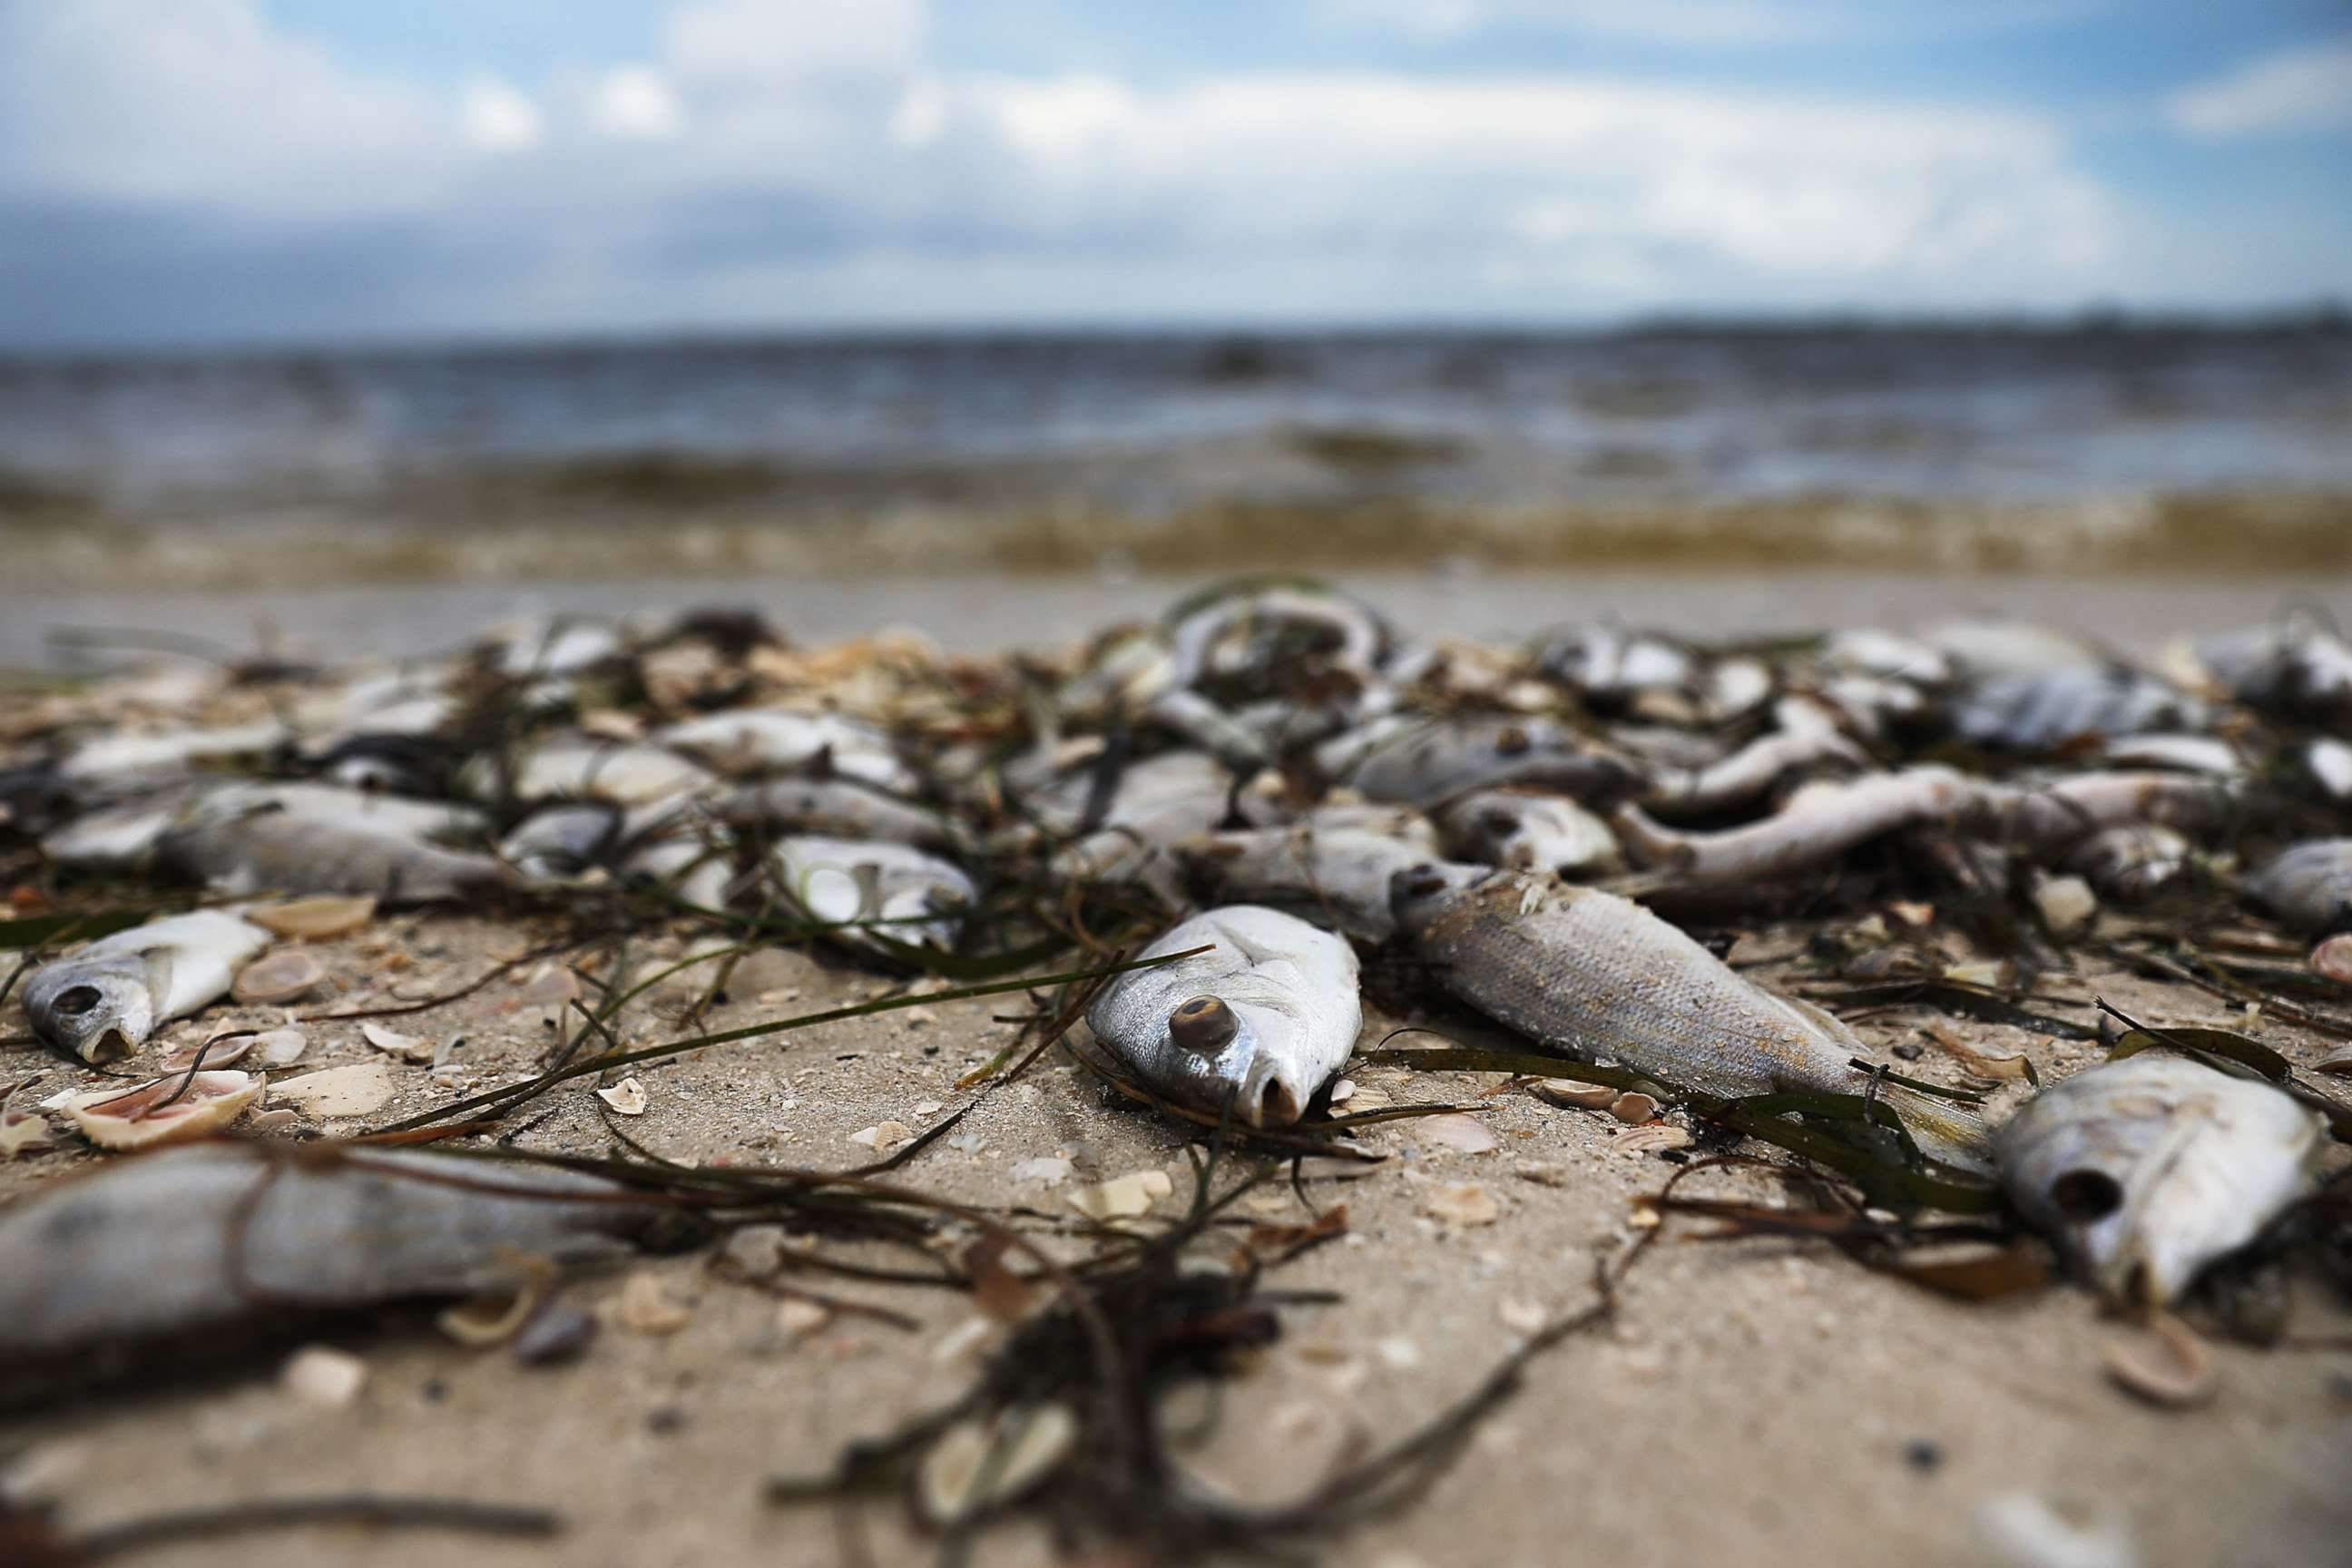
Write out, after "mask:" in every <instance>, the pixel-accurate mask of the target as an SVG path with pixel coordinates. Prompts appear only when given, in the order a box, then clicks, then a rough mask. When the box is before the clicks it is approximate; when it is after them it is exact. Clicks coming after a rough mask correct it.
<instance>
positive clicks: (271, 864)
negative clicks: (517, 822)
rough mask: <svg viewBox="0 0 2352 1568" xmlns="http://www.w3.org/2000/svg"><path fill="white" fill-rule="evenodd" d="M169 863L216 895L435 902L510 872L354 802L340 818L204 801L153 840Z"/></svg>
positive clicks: (474, 889)
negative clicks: (364, 896) (360, 896)
mask: <svg viewBox="0 0 2352 1568" xmlns="http://www.w3.org/2000/svg"><path fill="white" fill-rule="evenodd" d="M155 856H156V859H157V861H158V862H159V863H160V864H161V865H163V867H165V868H168V869H171V870H173V871H175V872H177V873H178V874H180V875H182V876H184V877H191V878H194V879H197V880H199V881H202V882H203V883H204V884H205V886H206V887H208V888H211V889H213V890H214V891H215V892H222V893H229V894H235V895H244V894H249V893H260V892H274V893H372V894H373V895H375V896H376V897H377V898H378V899H381V900H383V901H384V902H386V903H435V902H439V901H441V900H447V899H455V898H459V897H462V896H464V895H466V894H468V893H474V892H479V891H482V890H484V889H490V888H495V887H498V886H500V885H501V884H503V883H505V882H506V881H507V880H508V879H509V873H508V870H507V868H506V867H505V866H503V865H501V864H500V863H499V861H498V860H497V859H496V858H493V857H491V856H488V855H485V854H480V853H478V852H474V851H468V850H461V849H447V848H444V847H441V846H440V845H438V844H434V843H431V842H429V841H428V840H426V839H425V838H424V837H420V836H419V835H417V834H416V833H415V832H413V831H410V830H407V829H404V828H403V827H402V826H399V822H398V819H397V818H396V817H395V816H390V815H384V816H372V815H371V814H370V813H369V812H368V811H367V809H366V808H365V807H364V806H363V805H362V806H355V807H354V808H353V809H352V810H351V811H350V812H348V813H347V814H345V815H343V816H310V815H305V814H303V813H299V812H289V811H286V810H281V809H278V808H276V807H272V806H261V807H258V808H254V809H240V808H234V807H232V808H229V809H221V808H218V807H214V806H211V805H206V806H205V807H203V808H200V809H198V810H197V811H195V812H194V813H193V814H191V815H190V816H188V817H186V818H185V819H184V820H182V821H180V822H178V823H176V824H175V825H173V826H172V827H171V828H170V829H168V830H167V831H166V832H165V833H164V834H163V837H160V838H159V839H157V840H156V844H155Z"/></svg>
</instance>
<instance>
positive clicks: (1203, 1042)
mask: <svg viewBox="0 0 2352 1568" xmlns="http://www.w3.org/2000/svg"><path fill="white" fill-rule="evenodd" d="M1240 1027H1241V1020H1240V1019H1239V1018H1237V1017H1235V1016H1234V1010H1233V1009H1232V1008H1231V1007H1228V1006H1226V1005H1225V1001H1224V998H1223V997H1222V996H1192V997H1188V998H1186V999H1185V1000H1184V1001H1182V1002H1180V1003H1178V1004H1177V1005H1176V1010H1175V1011H1174V1012H1172V1013H1171V1014H1169V1015H1168V1037H1169V1039H1171V1040H1172V1041H1173V1042H1175V1043H1176V1044H1177V1045H1178V1046H1181V1047H1183V1048H1184V1049H1185V1050H1188V1051H1196V1052H1199V1053H1200V1054H1202V1055H1203V1056H1205V1055H1207V1054H1208V1053H1209V1052H1211V1051H1214V1050H1217V1049H1220V1048H1221V1047H1223V1045H1224V1043H1225V1042H1226V1041H1228V1040H1230V1039H1232V1038H1233V1037H1234V1030H1236V1029H1238V1028H1240Z"/></svg>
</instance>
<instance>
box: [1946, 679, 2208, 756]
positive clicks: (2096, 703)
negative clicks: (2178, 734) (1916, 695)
mask: <svg viewBox="0 0 2352 1568" xmlns="http://www.w3.org/2000/svg"><path fill="white" fill-rule="evenodd" d="M2204 717H2205V705H2204V704H2203V703H2201V702H2200V701H2199V700H2197V699H2196V698H2194V697H2191V696H2190V695H2189V693H2187V692H2185V691H2182V690H2180V689H2179V688H2177V687H2175V686H2173V685H2172V684H2171V683H2170V682H2169V681H2165V680H2160V679H2157V678H2156V677H2155V676H2152V675H2144V674H2142V673H2140V672H2139V671H2137V670H2133V669H2115V668H2066V669H2050V670H2039V671H2035V672H2033V673H2032V674H2022V675H2004V676H1997V677H1994V678H1992V679H1988V680H1985V681H1983V682H1981V683H1979V685H1978V686H1977V687H1976V688H1975V689H1973V690H1971V691H1969V693H1968V694H1967V695H1966V696H1964V697H1962V698H1960V699H1959V700H1957V701H1956V702H1955V703H1954V704H1953V707H1952V730H1953V732H1954V733H1956V734H1957V735H1958V736H1959V738H1960V739H1961V740H1963V741H1968V742H1972V743H1974V744H1976V745H1979V746H1998V747H2001V748H2004V749H2007V750H2011V751H2021V752H2042V751H2049V750H2052V749H2053V748H2055V747H2058V746H2063V745H2065V744H2066V743H2068V742H2074V741H2080V740H2084V739H2087V738H2090V737H2094V736H2097V737H2104V738H2113V737H2116V736H2123V735H2138V734H2142V733H2145V732H2147V731H2151V730H2179V729H2183V728H2189V729H2193V728H2195V727H2196V726H2197V725H2198V724H2199V723H2200V722H2202V721H2203V720H2204Z"/></svg>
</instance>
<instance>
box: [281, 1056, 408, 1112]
mask: <svg viewBox="0 0 2352 1568" xmlns="http://www.w3.org/2000/svg"><path fill="white" fill-rule="evenodd" d="M394 1087H395V1086H394V1082H393V1078H392V1069H391V1068H388V1067H386V1066H384V1065H383V1063H382V1062H354V1063H352V1065H351V1066H349V1067H340V1068H323V1069H321V1070H320V1071H318V1072H310V1073H304V1074H303V1075H302V1076H301V1077H300V1078H289V1079H283V1080H281V1081H280V1082H279V1083H278V1086H277V1089H276V1090H275V1093H276V1097H277V1098H278V1099H279V1100H292V1101H293V1102H294V1103H295V1104H296V1105H299V1106H300V1107H301V1108H302V1109H303V1110H307V1111H309V1112H310V1114H311V1115H313V1116H365V1115H366V1114H368V1112H370V1111H372V1110H381V1109H383V1106H384V1105H385V1104H386V1103H387V1102H389V1101H390V1100H391V1099H392V1097H393V1093H394Z"/></svg>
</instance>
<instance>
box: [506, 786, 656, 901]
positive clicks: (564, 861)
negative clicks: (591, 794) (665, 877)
mask: <svg viewBox="0 0 2352 1568" xmlns="http://www.w3.org/2000/svg"><path fill="white" fill-rule="evenodd" d="M625 815H626V814H625V813H624V812H623V810H622V809H621V807H619V806H617V805H610V804H608V803H605V802H603V801H583V802H579V803H577V804H572V803H566V804H562V805H547V806H541V808H540V809H539V810H537V811H534V812H532V813H531V814H530V816H526V817H524V818H523V819H522V820H521V821H520V822H519V823H517V824H515V826H514V827H513V828H512V829H511V830H510V831H509V833H508V834H507V836H506V837H504V838H501V839H499V858H500V859H502V860H504V861H506V863H507V864H508V865H509V866H511V867H513V868H515V870H516V871H517V872H518V873H519V874H520V875H521V876H522V877H524V878H525V879H529V880H530V881H534V882H551V881H564V880H568V879H571V878H573V877H578V876H581V875H583V873H585V872H588V871H591V870H593V869H595V868H598V867H600V866H603V865H604V863H605V861H606V858H608V857H609V856H610V854H611V853H612V851H613V850H614V848H615V847H618V845H619V844H620V842H621V838H622V825H623V822H624V820H625Z"/></svg>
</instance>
